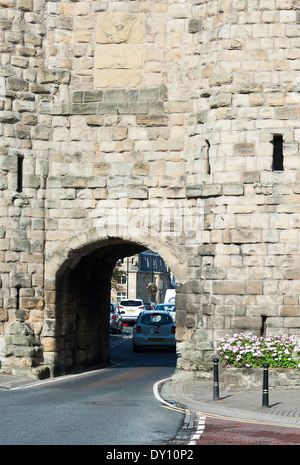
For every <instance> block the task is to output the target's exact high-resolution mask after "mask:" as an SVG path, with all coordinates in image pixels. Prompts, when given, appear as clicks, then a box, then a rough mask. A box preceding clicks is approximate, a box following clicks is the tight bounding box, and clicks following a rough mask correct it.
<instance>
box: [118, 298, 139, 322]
mask: <svg viewBox="0 0 300 465" xmlns="http://www.w3.org/2000/svg"><path fill="white" fill-rule="evenodd" d="M119 309H120V311H121V312H122V320H123V323H135V322H136V320H137V318H138V316H139V314H140V313H141V311H143V310H145V306H144V303H143V301H142V300H141V299H123V300H121V302H120V304H119Z"/></svg>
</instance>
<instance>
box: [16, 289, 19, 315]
mask: <svg viewBox="0 0 300 465" xmlns="http://www.w3.org/2000/svg"><path fill="white" fill-rule="evenodd" d="M16 290H17V302H16V308H17V310H20V286H17V287H16Z"/></svg>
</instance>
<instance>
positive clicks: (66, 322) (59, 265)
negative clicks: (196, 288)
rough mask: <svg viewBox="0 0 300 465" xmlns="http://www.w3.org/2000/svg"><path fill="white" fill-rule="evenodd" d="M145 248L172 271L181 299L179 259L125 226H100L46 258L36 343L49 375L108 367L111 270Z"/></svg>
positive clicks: (183, 265) (166, 247)
mask: <svg viewBox="0 0 300 465" xmlns="http://www.w3.org/2000/svg"><path fill="white" fill-rule="evenodd" d="M117 231H118V235H115V234H116V233H117ZM129 231H130V233H129ZM148 248H151V250H153V251H155V252H157V253H159V254H160V255H161V256H162V258H164V260H165V262H166V263H167V264H168V265H169V266H170V267H171V268H172V270H174V276H175V278H176V281H177V287H178V292H179V296H180V288H181V286H182V285H183V284H184V283H185V282H186V258H185V257H184V255H183V254H181V255H179V254H178V252H177V251H176V247H172V246H171V245H169V244H168V243H167V242H165V241H162V240H161V239H159V238H157V237H155V236H150V235H149V234H148V233H147V235H146V234H145V231H143V229H142V228H139V229H137V228H135V227H134V226H133V225H131V224H130V223H128V224H126V225H125V226H124V227H122V226H121V224H119V223H118V224H114V225H111V224H108V223H107V222H102V221H101V226H98V227H96V228H93V229H92V230H90V231H87V232H85V233H79V234H77V235H76V236H73V237H71V238H70V239H69V240H67V241H64V242H62V243H61V244H60V246H59V247H58V249H55V250H54V251H52V252H51V253H50V254H49V256H48V257H47V260H46V263H45V277H46V282H47V291H46V301H47V302H48V303H47V304H46V305H45V320H44V327H43V332H42V334H41V343H42V346H43V358H44V362H46V364H47V366H48V367H51V371H53V374H54V375H57V374H61V373H64V372H65V371H66V370H70V369H71V368H74V367H77V366H88V365H93V364H94V365H95V364H97V363H108V361H109V302H110V284H111V275H112V271H113V268H114V266H115V265H116V262H117V261H118V260H119V259H120V258H123V257H126V256H130V255H133V254H137V253H140V252H142V251H143V250H146V249H148ZM179 314H180V309H179Z"/></svg>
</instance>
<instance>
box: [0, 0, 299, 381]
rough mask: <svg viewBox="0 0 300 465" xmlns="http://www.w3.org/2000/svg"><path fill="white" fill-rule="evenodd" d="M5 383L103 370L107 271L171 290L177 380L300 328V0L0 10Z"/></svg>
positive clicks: (93, 0) (119, 1) (42, 2)
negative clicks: (167, 276)
mask: <svg viewBox="0 0 300 465" xmlns="http://www.w3.org/2000/svg"><path fill="white" fill-rule="evenodd" d="M0 7H1V10H0V43H1V56H0V60H1V61H0V65H1V66H0V123H1V129H0V131H1V132H0V136H1V140H0V208H1V225H0V256H1V264H0V266H1V288H0V292H1V294H0V296H1V297H0V371H3V372H13V373H25V374H28V375H29V376H38V377H42V376H49V375H51V376H53V375H56V374H60V373H64V372H66V371H67V370H69V369H71V368H72V367H74V366H84V365H88V364H92V363H98V362H107V361H108V359H109V352H108V302H109V298H110V297H109V286H110V276H111V272H112V269H113V267H114V265H115V263H116V261H117V260H118V259H119V258H121V257H125V256H128V255H130V254H134V253H138V252H140V251H142V250H145V249H146V248H149V249H151V250H153V251H155V252H157V253H159V254H160V255H161V256H162V257H163V259H164V260H165V261H166V263H167V264H168V266H169V267H170V268H171V270H172V272H173V273H174V276H175V279H176V308H177V321H176V325H177V340H178V344H177V351H178V356H179V357H178V366H177V376H178V378H179V379H180V378H181V377H182V376H185V377H186V376H189V377H190V378H193V377H194V376H197V374H198V373H199V372H200V371H201V370H202V369H203V368H204V367H205V364H206V362H208V361H211V357H212V354H213V353H214V350H215V347H216V341H217V339H218V337H221V336H223V335H225V334H226V333H232V332H240V331H243V332H245V331H248V332H252V333H255V334H258V335H259V334H265V333H277V334H284V333H288V334H299V333H300V307H299V295H300V264H299V231H300V229H299V228H300V210H299V194H300V163H299V140H300V124H299V103H300V93H299V89H300V87H299V86H300V1H299V0H190V1H181V0H159V1H157V0H144V1H142V0H140V1H138V0H116V1H107V0H90V1H89V0H85V1H72V0H65V1H63V0H60V1H48V0H0Z"/></svg>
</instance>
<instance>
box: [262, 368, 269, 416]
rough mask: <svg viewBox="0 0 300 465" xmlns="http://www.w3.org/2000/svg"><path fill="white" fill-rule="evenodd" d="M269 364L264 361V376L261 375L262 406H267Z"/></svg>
mask: <svg viewBox="0 0 300 465" xmlns="http://www.w3.org/2000/svg"><path fill="white" fill-rule="evenodd" d="M269 366H270V365H269V364H268V363H264V364H263V369H264V376H263V397H262V406H263V407H269V371H268V368H269Z"/></svg>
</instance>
